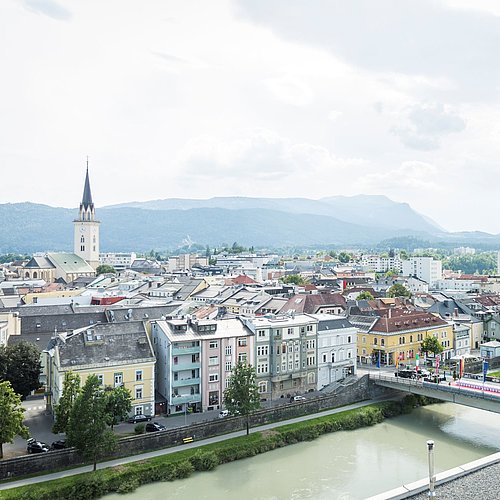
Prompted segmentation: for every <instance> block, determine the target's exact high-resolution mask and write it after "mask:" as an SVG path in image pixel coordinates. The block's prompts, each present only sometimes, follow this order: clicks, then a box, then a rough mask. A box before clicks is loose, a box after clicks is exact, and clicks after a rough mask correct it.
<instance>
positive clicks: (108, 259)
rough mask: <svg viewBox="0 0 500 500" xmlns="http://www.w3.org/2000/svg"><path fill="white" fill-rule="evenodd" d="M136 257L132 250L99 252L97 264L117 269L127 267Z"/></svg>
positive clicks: (120, 269) (121, 269)
mask: <svg viewBox="0 0 500 500" xmlns="http://www.w3.org/2000/svg"><path fill="white" fill-rule="evenodd" d="M136 259H137V254H135V253H134V252H107V253H100V254H99V264H101V265H108V266H113V267H114V268H115V269H116V270H117V271H123V270H124V269H129V268H130V267H131V266H132V262H134V260H136Z"/></svg>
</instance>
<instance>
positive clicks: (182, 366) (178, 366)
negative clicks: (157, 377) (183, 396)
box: [172, 361, 200, 372]
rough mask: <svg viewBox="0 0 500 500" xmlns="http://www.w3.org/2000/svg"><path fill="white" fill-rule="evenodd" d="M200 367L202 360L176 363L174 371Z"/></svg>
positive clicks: (173, 366)
mask: <svg viewBox="0 0 500 500" xmlns="http://www.w3.org/2000/svg"><path fill="white" fill-rule="evenodd" d="M197 368H198V369H199V368H200V362H199V361H196V362H195V363H178V364H176V365H172V371H173V372H181V371H184V370H196V369H197Z"/></svg>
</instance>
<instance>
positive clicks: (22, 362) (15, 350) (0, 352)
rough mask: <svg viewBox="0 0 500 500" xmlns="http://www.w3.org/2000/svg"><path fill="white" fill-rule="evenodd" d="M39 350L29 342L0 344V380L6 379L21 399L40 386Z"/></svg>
mask: <svg viewBox="0 0 500 500" xmlns="http://www.w3.org/2000/svg"><path fill="white" fill-rule="evenodd" d="M40 372H41V363H40V351H39V350H38V348H37V347H36V346H35V345H34V344H32V343H30V342H25V341H21V342H19V343H17V344H13V345H8V346H7V347H4V346H0V380H8V381H9V382H10V383H11V384H12V388H13V389H14V392H15V393H17V394H19V395H20V396H21V398H22V399H25V398H26V396H28V394H29V393H30V392H31V391H34V390H35V389H38V388H39V387H40V380H39V378H40Z"/></svg>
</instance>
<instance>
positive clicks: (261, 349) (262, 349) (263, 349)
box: [257, 345, 269, 356]
mask: <svg viewBox="0 0 500 500" xmlns="http://www.w3.org/2000/svg"><path fill="white" fill-rule="evenodd" d="M268 354H269V346H267V345H262V346H258V347H257V356H267V355H268Z"/></svg>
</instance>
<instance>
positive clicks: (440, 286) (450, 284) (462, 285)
mask: <svg viewBox="0 0 500 500" xmlns="http://www.w3.org/2000/svg"><path fill="white" fill-rule="evenodd" d="M434 288H435V289H436V290H450V291H455V290H456V291H459V292H476V293H478V292H479V291H480V290H481V282H480V281H479V280H462V279H453V278H450V279H440V280H437V281H436V283H435V285H434Z"/></svg>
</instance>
